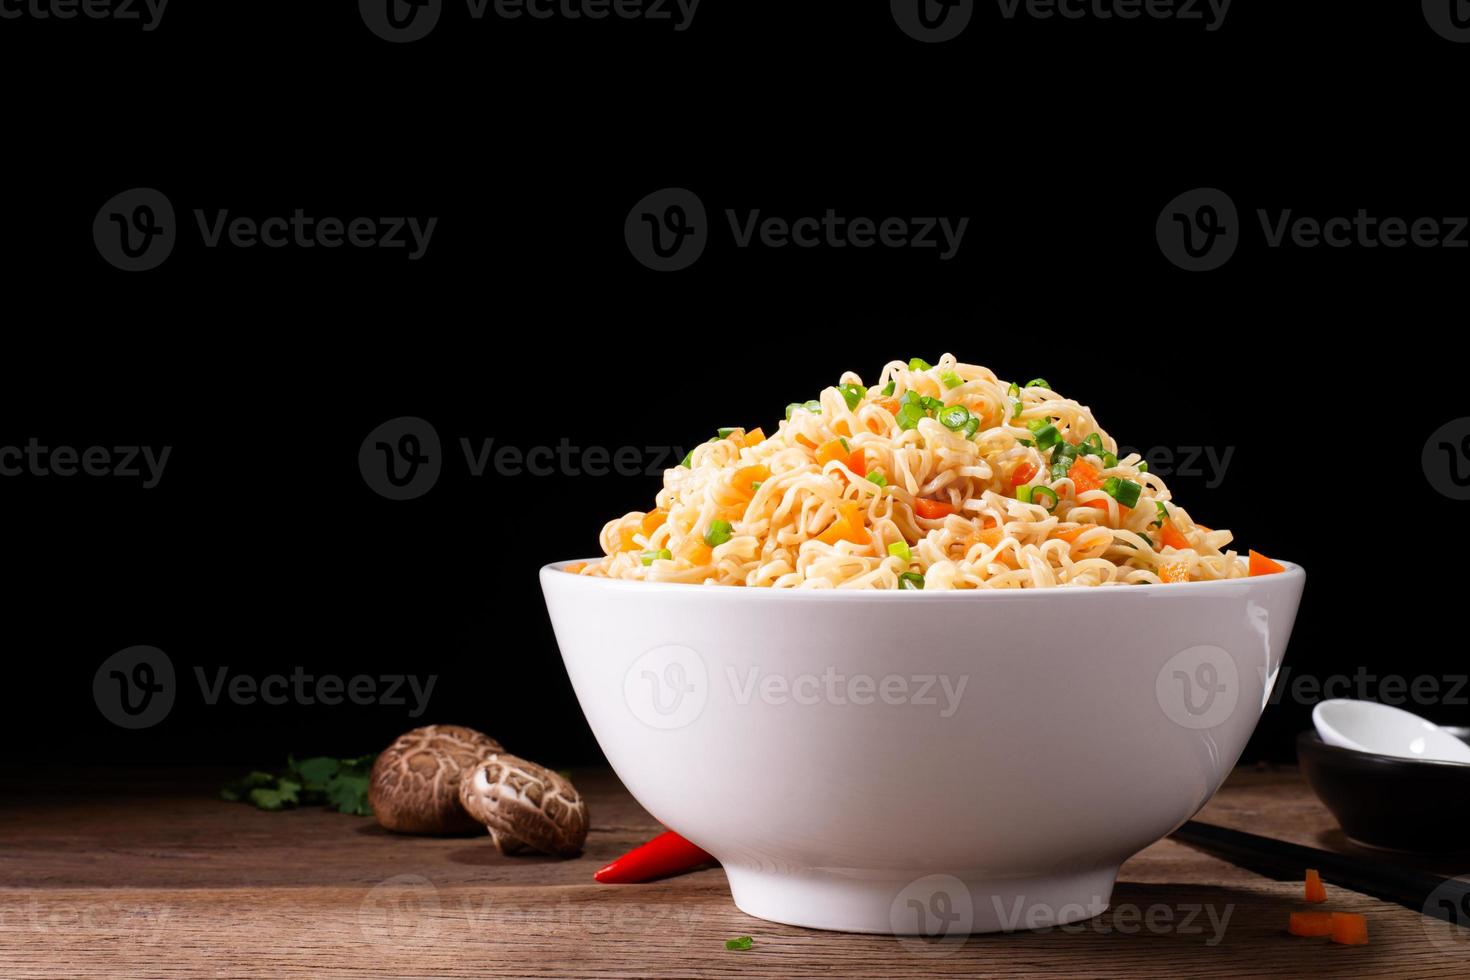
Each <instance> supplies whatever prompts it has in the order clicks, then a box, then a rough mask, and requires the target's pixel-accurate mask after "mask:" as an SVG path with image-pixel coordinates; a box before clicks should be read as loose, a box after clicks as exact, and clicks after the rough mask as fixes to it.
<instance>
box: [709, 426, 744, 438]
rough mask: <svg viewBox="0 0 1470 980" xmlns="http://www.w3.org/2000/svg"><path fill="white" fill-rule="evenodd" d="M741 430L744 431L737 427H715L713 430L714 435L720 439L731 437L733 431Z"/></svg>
mask: <svg viewBox="0 0 1470 980" xmlns="http://www.w3.org/2000/svg"><path fill="white" fill-rule="evenodd" d="M741 431H744V430H742V429H739V428H732V429H716V430H715V433H716V436H717V438H720V439H728V438H730V437H731V436H732V435H734V434H735V433H737V432H741Z"/></svg>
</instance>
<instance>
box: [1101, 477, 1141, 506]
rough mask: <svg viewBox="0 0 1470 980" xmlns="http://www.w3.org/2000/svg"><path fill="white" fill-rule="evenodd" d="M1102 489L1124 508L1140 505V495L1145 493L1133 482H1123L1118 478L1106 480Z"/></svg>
mask: <svg viewBox="0 0 1470 980" xmlns="http://www.w3.org/2000/svg"><path fill="white" fill-rule="evenodd" d="M1102 488H1103V492H1104V493H1106V494H1107V495H1108V496H1109V497H1112V498H1113V499H1114V500H1116V501H1117V502H1118V503H1120V504H1122V505H1123V506H1124V507H1132V506H1133V505H1134V504H1136V503H1138V495H1139V494H1140V493H1142V492H1143V487H1141V486H1139V485H1138V484H1136V483H1134V482H1133V481H1132V480H1122V479H1119V478H1118V477H1116V476H1110V477H1108V478H1107V479H1106V480H1104V481H1103V486H1102Z"/></svg>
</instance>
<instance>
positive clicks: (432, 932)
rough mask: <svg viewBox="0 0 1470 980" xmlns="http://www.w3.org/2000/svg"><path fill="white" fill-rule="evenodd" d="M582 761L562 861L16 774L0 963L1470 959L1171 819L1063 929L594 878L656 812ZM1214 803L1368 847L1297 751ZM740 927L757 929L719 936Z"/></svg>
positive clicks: (129, 787)
mask: <svg viewBox="0 0 1470 980" xmlns="http://www.w3.org/2000/svg"><path fill="white" fill-rule="evenodd" d="M120 776H121V778H120ZM574 779H575V781H576V782H577V784H578V787H579V788H580V789H581V791H582V792H583V794H584V795H585V796H586V797H587V798H588V800H589V804H590V807H591V813H592V833H591V836H590V837H589V838H588V841H587V848H586V852H585V853H584V854H583V855H582V856H581V857H579V858H576V859H572V860H565V861H561V860H554V859H550V858H537V857H502V856H500V855H499V854H497V853H496V852H495V849H494V847H493V846H492V845H491V843H490V840H489V838H488V836H486V837H483V838H482V837H467V838H454V839H434V838H416V837H401V836H396V835H392V834H388V833H386V832H384V831H382V830H381V829H380V828H379V827H378V826H377V824H376V823H374V822H373V821H372V820H371V819H368V818H361V817H349V816H343V815H341V814H336V813H331V812H327V811H323V810H315V809H313V810H299V811H293V812H283V813H266V812H262V811H259V810H256V809H254V808H252V807H249V806H246V805H243V804H238V803H225V802H222V801H220V800H218V799H217V798H215V795H214V792H215V787H217V786H218V785H219V783H220V780H219V779H218V778H217V777H216V776H213V775H202V774H191V775H187V776H186V775H182V774H180V773H177V772H175V773H151V774H150V773H135V774H117V773H112V774H100V773H98V774H88V775H87V776H86V777H85V778H77V777H72V778H69V779H67V780H65V781H56V782H52V783H49V784H47V785H45V786H36V787H35V788H32V789H25V790H22V791H20V792H19V793H17V792H14V791H8V792H7V794H6V796H5V797H4V798H3V801H0V868H3V872H0V975H3V976H4V977H6V978H32V977H46V978H61V977H65V978H82V977H128V978H137V977H168V978H173V977H246V976H251V977H255V976H268V977H297V976H299V977H313V978H315V977H383V976H387V977H542V976H575V977H675V976H678V977H706V976H708V977H716V976H740V977H753V976H754V977H759V976H779V977H805V976H826V977H840V978H861V977H892V976H906V975H907V976H960V975H971V976H1006V977H1010V976H1017V977H1021V976H1068V977H1078V976H1095V977H1178V976H1192V977H1233V976H1262V975H1278V976H1281V977H1292V976H1302V975H1339V976H1350V975H1352V976H1368V975H1374V976H1395V977H1397V976H1403V977H1409V976H1413V977H1465V976H1467V975H1470V932H1467V931H1466V930H1456V929H1455V928H1454V927H1451V926H1448V925H1446V924H1444V923H1441V922H1438V921H1437V920H1433V919H1427V918H1425V917H1424V916H1421V915H1419V914H1418V913H1416V912H1413V911H1410V910H1408V909H1404V908H1400V907H1398V906H1395V905H1390V904H1386V903H1383V902H1380V901H1377V900H1375V899H1372V898H1369V897H1367V896H1363V895H1359V894H1355V893H1353V892H1349V891H1346V890H1344V889H1341V888H1337V887H1334V886H1333V885H1332V884H1331V883H1330V882H1329V884H1328V895H1329V904H1328V905H1327V906H1325V907H1327V908H1333V909H1339V910H1344V911H1360V912H1365V913H1367V914H1368V917H1369V921H1370V929H1371V933H1372V943H1371V944H1370V945H1368V946H1363V947H1346V946H1337V945H1333V944H1331V943H1329V942H1327V941H1326V940H1319V939H1299V938H1295V937H1291V936H1288V935H1286V933H1285V932H1284V925H1285V922H1286V918H1287V913H1288V912H1290V911H1292V910H1294V909H1303V908H1306V906H1304V905H1303V904H1302V903H1301V901H1300V897H1301V888H1302V886H1301V883H1300V882H1276V881H1271V880H1268V879H1266V878H1262V877H1259V876H1257V875H1254V874H1252V873H1250V872H1247V871H1244V870H1242V869H1239V868H1236V867H1234V866H1232V865H1230V864H1227V863H1224V862H1222V861H1219V860H1217V859H1215V858H1212V857H1209V856H1206V855H1204V854H1201V853H1198V852H1196V851H1194V850H1192V849H1190V848H1188V847H1186V846H1184V845H1182V844H1179V843H1177V842H1175V841H1172V840H1165V841H1161V842H1160V843H1158V844H1156V845H1154V846H1153V847H1150V848H1149V849H1147V850H1146V851H1144V852H1143V853H1141V854H1139V855H1138V856H1137V857H1135V858H1134V859H1133V860H1131V861H1129V862H1128V863H1127V864H1126V865H1125V866H1124V868H1123V872H1122V875H1121V876H1120V878H1119V883H1118V887H1117V889H1116V891H1115V892H1114V895H1113V907H1112V908H1111V909H1110V910H1109V911H1107V912H1105V913H1103V914H1102V915H1101V916H1099V917H1097V918H1096V919H1093V920H1090V921H1088V922H1085V923H1080V924H1076V925H1072V926H1067V927H1063V928H1060V929H1053V930H1051V931H1049V932H1039V933H1031V932H1023V933H1010V934H995V935H983V936H973V937H970V938H969V939H967V940H965V941H963V942H959V943H954V942H950V943H925V942H922V941H916V940H912V939H903V940H900V939H898V938H894V937H891V936H858V935H847V934H837V933H825V932H819V931H814V930H809V929H799V928H794V927H789V926H780V925H775V924H773V923H769V922H764V921H761V920H759V919H754V918H751V917H749V916H747V915H745V914H743V913H742V912H740V911H739V910H737V909H736V908H735V906H734V905H733V904H732V903H731V901H730V891H729V888H728V887H727V885H726V883H725V876H724V873H723V872H722V871H720V870H719V869H718V868H713V869H710V870H706V871H700V872H697V873H694V874H689V875H685V876H683V877H679V878H675V879H670V880H667V881H663V882H658V883H654V884H647V885H635V886H608V885H598V884H596V883H594V882H593V881H592V872H593V871H594V870H595V869H596V868H598V867H600V866H601V865H602V864H604V863H606V862H607V861H608V860H610V859H611V858H614V857H616V856H617V855H619V854H621V853H622V852H624V851H626V850H627V849H628V848H630V847H632V846H634V845H636V844H638V843H640V842H642V841H643V840H645V839H647V838H649V837H651V836H653V835H654V834H655V833H657V832H658V830H659V829H660V828H659V827H658V825H657V824H656V823H655V822H654V821H653V820H652V818H650V817H649V816H648V814H647V813H645V812H644V811H643V810H642V809H641V808H640V807H639V806H638V805H637V804H636V803H634V802H633V800H632V799H631V798H630V797H629V796H628V795H627V793H626V792H625V791H624V790H623V788H622V786H621V785H620V784H619V783H618V782H617V780H616V779H615V778H614V777H613V776H612V775H611V774H610V773H608V772H606V771H589V772H579V773H574ZM12 785H13V783H12ZM1200 819H1202V820H1206V821H1209V822H1213V823H1218V824H1222V825H1225V826H1232V827H1237V828H1240V829H1243V830H1251V831H1254V832H1256V833H1262V834H1266V835H1269V836H1276V837H1280V838H1284V839H1290V840H1295V841H1297V842H1299V843H1304V844H1310V845H1312V846H1316V847H1325V848H1329V849H1333V850H1342V851H1356V852H1357V853H1360V854H1366V853H1370V852H1364V851H1361V850H1358V849H1356V848H1355V847H1354V845H1352V844H1351V843H1349V842H1347V841H1346V840H1345V839H1344V838H1343V837H1342V835H1341V832H1340V831H1338V830H1337V828H1336V825H1335V824H1334V823H1333V821H1332V818H1331V816H1330V815H1329V814H1328V813H1327V812H1326V811H1325V810H1324V809H1323V808H1322V806H1321V805H1320V804H1319V803H1318V802H1317V801H1316V799H1315V797H1313V796H1312V795H1311V793H1310V792H1309V791H1308V790H1307V789H1306V787H1305V786H1304V784H1303V783H1302V782H1301V780H1300V778H1299V777H1298V775H1297V774H1296V772H1295V771H1294V770H1289V769H1283V770H1280V771H1239V772H1237V773H1236V774H1235V775H1234V776H1232V778H1231V779H1230V781H1229V782H1228V783H1227V784H1226V786H1225V788H1223V789H1222V790H1221V791H1220V793H1219V794H1218V795H1217V796H1216V798H1215V800H1214V801H1213V802H1211V803H1210V805H1209V806H1208V807H1207V808H1206V809H1205V811H1204V812H1203V813H1202V814H1201V815H1200ZM1436 870H1440V871H1442V872H1444V873H1451V874H1453V873H1457V872H1462V871H1464V870H1466V869H1464V868H1452V867H1440V868H1437V869H1436ZM1146 923H1152V924H1151V925H1150V924H1146ZM742 935H749V936H752V937H753V938H754V941H755V945H754V948H752V949H750V950H748V951H743V952H733V951H727V950H726V949H725V947H724V941H725V940H726V939H729V938H733V937H736V936H742Z"/></svg>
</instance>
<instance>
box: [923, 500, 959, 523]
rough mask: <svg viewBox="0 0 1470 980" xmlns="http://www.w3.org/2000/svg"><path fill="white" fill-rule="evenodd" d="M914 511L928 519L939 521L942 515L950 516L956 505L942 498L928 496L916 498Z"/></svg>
mask: <svg viewBox="0 0 1470 980" xmlns="http://www.w3.org/2000/svg"><path fill="white" fill-rule="evenodd" d="M914 513H915V514H917V515H919V516H920V517H922V518H924V519H925V520H927V521H937V520H939V519H940V518H941V517H948V516H949V515H950V514H953V513H954V507H953V505H951V504H947V503H945V502H944V501H942V500H930V499H929V498H927V497H916V498H914Z"/></svg>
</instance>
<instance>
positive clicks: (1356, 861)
mask: <svg viewBox="0 0 1470 980" xmlns="http://www.w3.org/2000/svg"><path fill="white" fill-rule="evenodd" d="M1171 836H1172V837H1173V838H1174V839H1175V840H1178V841H1180V842H1182V843H1185V844H1188V845H1190V846H1191V847H1194V848H1198V849H1199V850H1201V851H1204V852H1206V853H1207V854H1213V855H1214V856H1216V857H1219V858H1223V859H1224V860H1226V861H1229V862H1230V863H1231V864H1234V865H1238V866H1239V867H1242V868H1245V869H1246V870H1247V871H1254V872H1255V873H1256V874H1259V875H1264V876H1265V877H1267V878H1274V879H1276V880H1277V881H1301V880H1302V879H1303V878H1304V877H1305V874H1306V870H1307V869H1308V868H1316V869H1317V871H1319V872H1320V873H1321V875H1322V877H1323V879H1324V880H1326V881H1329V882H1331V883H1332V884H1334V885H1341V886H1342V887H1343V888H1349V889H1352V890H1353V891H1355V892H1362V893H1363V894H1364V895H1372V896H1373V897H1374V898H1381V899H1383V900H1384V901H1386V902H1394V903H1396V904H1398V905H1402V906H1403V907H1404V908H1408V909H1413V910H1414V911H1415V912H1422V913H1423V914H1424V915H1428V916H1433V917H1434V918H1436V919H1443V920H1445V921H1446V922H1449V923H1452V924H1454V925H1457V926H1470V882H1465V881H1461V880H1459V879H1457V878H1445V877H1442V876H1440V875H1436V874H1430V873H1429V872H1427V871H1417V870H1415V869H1413V868H1403V867H1399V866H1397V865H1393V864H1389V863H1387V862H1384V863H1378V862H1372V861H1364V860H1362V859H1361V858H1355V857H1348V856H1347V855H1345V854H1334V853H1333V852H1331V851H1323V850H1319V849H1318V848H1315V847H1304V846H1302V845H1301V844H1292V843H1290V842H1288V841H1282V840H1274V839H1272V838H1270V837H1261V836H1259V835H1257V834H1248V833H1246V832H1245V831H1242V830H1230V829H1229V828H1227V827H1217V826H1215V825H1214V824H1208V823H1200V822H1199V821H1198V820H1191V821H1189V822H1188V823H1186V824H1185V825H1184V826H1183V827H1180V828H1179V829H1178V830H1176V831H1174V833H1173V834H1172V835H1171ZM1431 895H1433V896H1434V901H1433V903H1431V902H1430V896H1431Z"/></svg>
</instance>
